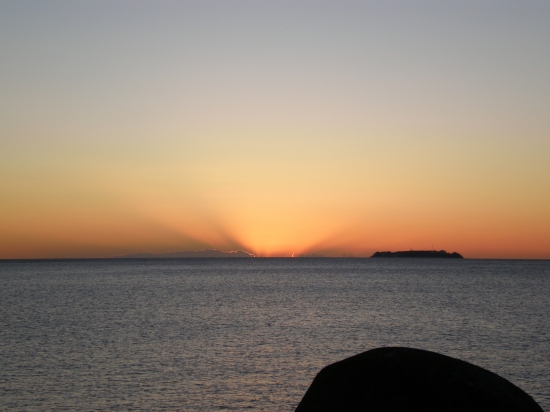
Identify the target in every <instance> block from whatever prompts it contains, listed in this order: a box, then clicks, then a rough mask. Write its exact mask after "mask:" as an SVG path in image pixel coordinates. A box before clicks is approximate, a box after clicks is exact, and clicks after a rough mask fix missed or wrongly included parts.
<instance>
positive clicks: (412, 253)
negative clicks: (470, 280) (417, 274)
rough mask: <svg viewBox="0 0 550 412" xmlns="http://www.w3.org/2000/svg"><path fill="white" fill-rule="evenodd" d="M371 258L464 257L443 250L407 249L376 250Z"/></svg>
mask: <svg viewBox="0 0 550 412" xmlns="http://www.w3.org/2000/svg"><path fill="white" fill-rule="evenodd" d="M371 257H372V258H378V257H389V258H451V259H452V258H454V259H464V257H463V256H462V255H461V254H460V253H456V252H453V253H447V252H446V251H444V250H407V251H402V252H376V253H375V254H374V255H372V256H371Z"/></svg>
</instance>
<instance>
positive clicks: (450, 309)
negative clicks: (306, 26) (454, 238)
mask: <svg viewBox="0 0 550 412" xmlns="http://www.w3.org/2000/svg"><path fill="white" fill-rule="evenodd" d="M380 346H409V347H414V348H420V349H427V350H432V351H436V352H439V353H442V354H445V355H449V356H453V357H456V358H459V359H463V360H466V361H469V362H471V363H474V364H476V365H479V366H481V367H484V368H486V369H489V370H491V371H493V372H495V373H497V374H499V375H501V376H503V377H505V378H506V379H508V380H510V381H511V382H512V383H514V384H515V385H517V386H519V387H520V388H522V389H523V390H525V391H526V392H527V393H529V394H530V395H531V396H533V398H534V399H535V400H536V401H537V402H538V403H539V404H540V405H541V406H542V408H543V409H544V410H546V411H550V261H513V260H506V261H503V260H453V259H449V260H446V259H442V260H439V259H384V258H381V259H351V258H350V259H306V258H302V259H149V260H146V259H145V260H140V259H118V260H116V259H113V260H64V261H0V409H1V410H13V411H47V410H56V411H59V410H67V411H91V410H143V411H145V410H147V411H149V410H151V411H154V410H184V411H216V410H253V411H293V410H294V408H295V407H296V406H297V404H298V403H299V401H300V400H301V398H302V396H303V394H304V393H305V391H306V389H307V388H308V386H309V384H310V383H311V381H312V380H313V378H314V376H315V374H316V373H317V372H318V371H319V370H320V369H321V368H322V367H324V366H326V365H327V364H330V363H332V362H335V361H338V360H341V359H344V358H346V357H349V356H351V355H355V354H357V353H360V352H363V351H366V350H369V349H373V348H376V347H380Z"/></svg>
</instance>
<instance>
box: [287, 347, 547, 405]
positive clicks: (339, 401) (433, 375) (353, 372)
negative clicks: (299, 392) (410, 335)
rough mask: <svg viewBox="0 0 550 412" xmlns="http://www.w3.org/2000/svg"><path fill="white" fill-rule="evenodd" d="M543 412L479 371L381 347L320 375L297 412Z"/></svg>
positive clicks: (499, 379) (522, 395)
mask: <svg viewBox="0 0 550 412" xmlns="http://www.w3.org/2000/svg"><path fill="white" fill-rule="evenodd" d="M328 411H334V412H350V411H354V412H355V411H357V412H358V411H365V412H366V411H369V412H382V411H387V412H390V411H391V412H401V411H408V412H409V411H425V412H430V411H433V412H436V411H437V412H445V411H452V412H455V411H464V412H466V411H468V412H482V411H483V412H493V411H494V412H512V411H513V412H520V411H521V412H531V411H533V412H543V411H542V408H541V407H540V406H539V405H538V404H537V403H536V402H535V401H534V400H533V398H531V397H530V396H529V395H528V394H526V393H525V392H524V391H522V390H521V389H520V388H518V387H517V386H515V385H513V384H512V383H510V382H509V381H507V380H506V379H504V378H502V377H500V376H498V375H496V374H494V373H492V372H489V371H488V370H485V369H483V368H480V367H479V366H475V365H472V364H470V363H468V362H464V361H461V360H458V359H454V358H451V357H449V356H444V355H440V354H438V353H434V352H428V351H424V350H419V349H411V348H399V347H388V348H378V349H373V350H370V351H367V352H363V353H361V354H359V355H356V356H352V357H351V358H347V359H344V360H342V361H340V362H336V363H333V364H332V365H329V366H327V367H325V368H323V369H322V370H321V372H319V373H318V374H317V376H316V377H315V379H314V380H313V383H312V384H311V386H310V387H309V389H308V390H307V392H306V394H305V395H304V397H303V399H302V401H301V402H300V404H299V405H298V407H297V408H296V412H328Z"/></svg>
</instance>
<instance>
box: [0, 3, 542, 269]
mask: <svg viewBox="0 0 550 412" xmlns="http://www.w3.org/2000/svg"><path fill="white" fill-rule="evenodd" d="M488 3H490V5H479V4H478V5H474V4H471V5H463V6H458V5H438V6H434V7H432V8H423V7H415V6H412V5H410V4H409V3H407V2H396V3H395V4H393V3H392V4H393V6H391V5H389V6H388V5H372V4H370V5H369V4H356V3H342V7H341V8H337V9H335V8H334V7H330V5H328V4H319V5H318V6H317V7H314V8H312V7H310V6H306V4H305V3H304V4H302V5H301V6H298V5H293V4H292V3H285V2H282V3H276V2H272V3H270V2H265V3H263V2H262V3H261V4H259V3H256V2H250V3H248V2H240V3H238V7H237V4H234V6H235V7H230V8H228V7H226V5H225V3H223V2H216V1H214V2H208V4H205V5H201V4H195V3H191V2H190V3H185V2H182V3H181V4H177V3H174V4H172V3H170V4H169V3H166V4H164V3H163V5H162V6H159V7H154V8H153V7H151V6H150V5H148V3H141V2H135V3H133V4H132V5H129V6H128V7H127V8H120V7H114V6H113V5H110V4H107V3H101V4H100V3H97V4H96V3H78V2H76V3H73V4H72V5H70V4H69V5H68V4H66V3H63V7H61V3H56V2H44V3H36V9H34V10H33V8H30V7H27V6H22V5H20V4H19V3H18V2H14V3H2V4H1V5H0V49H1V50H3V59H2V60H3V61H4V62H5V63H3V65H2V66H1V67H0V80H1V81H2V84H3V85H4V86H2V87H3V91H2V93H1V94H0V259H11V258H63V257H109V256H118V255H123V254H128V253H140V252H152V253H165V252H171V251H184V250H200V249H205V248H216V249H220V250H235V249H245V250H247V251H249V252H252V253H254V254H256V255H258V256H291V255H292V254H304V253H305V254H309V253H322V254H326V255H329V256H341V255H342V254H344V253H346V254H353V255H356V256H369V255H371V254H372V253H373V252H374V251H377V250H408V249H411V248H412V249H432V248H433V249H438V250H439V249H445V250H447V251H457V252H459V253H461V254H463V255H464V256H465V257H471V258H537V259H550V113H549V112H548V108H549V107H550V100H549V97H548V96H550V82H548V73H549V72H550V58H549V57H548V56H550V43H549V42H548V38H550V29H549V25H548V24H547V22H548V18H550V6H548V5H547V4H546V3H544V4H534V3H533V4H529V5H522V6H521V7H519V6H518V7H519V8H518V7H516V6H515V3H513V2H504V3H506V4H505V5H504V3H502V2H488ZM489 6H490V7H489ZM480 16H485V17H483V18H481V17H480ZM388 28H391V30H390V29H388Z"/></svg>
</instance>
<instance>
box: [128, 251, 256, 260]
mask: <svg viewBox="0 0 550 412" xmlns="http://www.w3.org/2000/svg"><path fill="white" fill-rule="evenodd" d="M253 257H256V256H255V255H253V254H252V253H248V252H246V251H244V250H235V251H230V252H222V251H221V250H216V249H208V250H200V251H198V252H194V251H185V252H170V253H133V254H130V255H124V256H120V258H123V259H140V258H141V259H149V258H253Z"/></svg>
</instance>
